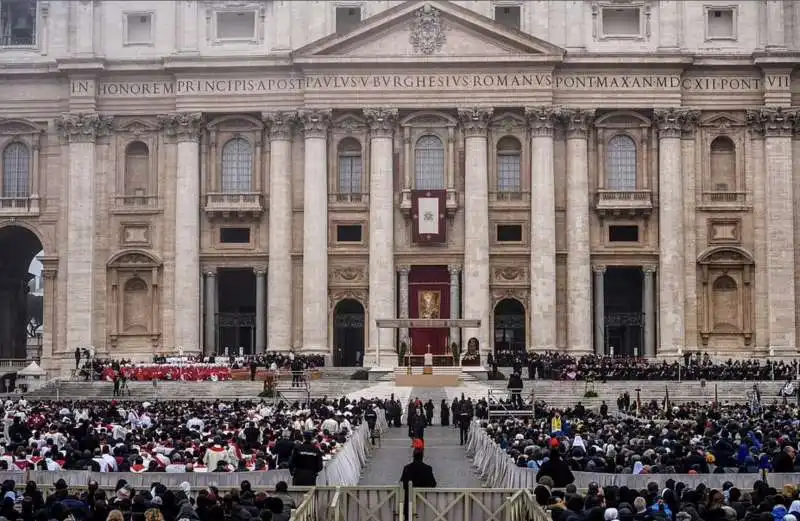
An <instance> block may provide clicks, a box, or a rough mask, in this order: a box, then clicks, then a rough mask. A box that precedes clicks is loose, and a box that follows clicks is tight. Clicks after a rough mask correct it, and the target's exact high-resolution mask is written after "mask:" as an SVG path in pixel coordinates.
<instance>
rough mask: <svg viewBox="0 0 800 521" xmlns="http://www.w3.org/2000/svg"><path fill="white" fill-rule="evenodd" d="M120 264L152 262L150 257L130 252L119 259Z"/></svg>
mask: <svg viewBox="0 0 800 521" xmlns="http://www.w3.org/2000/svg"><path fill="white" fill-rule="evenodd" d="M117 263H118V264H152V263H153V261H152V260H150V258H149V257H147V256H145V255H142V254H140V253H129V254H127V255H123V256H122V257H120V258H119V259H117Z"/></svg>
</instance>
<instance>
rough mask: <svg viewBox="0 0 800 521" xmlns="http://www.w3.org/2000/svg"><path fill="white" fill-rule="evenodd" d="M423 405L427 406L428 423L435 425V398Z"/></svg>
mask: <svg viewBox="0 0 800 521" xmlns="http://www.w3.org/2000/svg"><path fill="white" fill-rule="evenodd" d="M423 407H424V408H425V421H426V422H427V424H428V425H433V408H434V405H433V400H428V401H427V402H426V403H425V405H424V406H423Z"/></svg>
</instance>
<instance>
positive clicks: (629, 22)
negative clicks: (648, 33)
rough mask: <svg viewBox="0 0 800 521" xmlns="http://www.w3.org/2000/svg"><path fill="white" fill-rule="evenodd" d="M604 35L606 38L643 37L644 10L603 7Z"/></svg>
mask: <svg viewBox="0 0 800 521" xmlns="http://www.w3.org/2000/svg"><path fill="white" fill-rule="evenodd" d="M601 21H602V35H603V36H604V37H606V38H639V37H641V36H642V10H641V8H639V7H603V10H602V12H601Z"/></svg>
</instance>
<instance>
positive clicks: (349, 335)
mask: <svg viewBox="0 0 800 521" xmlns="http://www.w3.org/2000/svg"><path fill="white" fill-rule="evenodd" d="M333 365H335V366H337V367H360V366H362V365H364V306H362V305H361V302H359V301H357V300H354V299H345V300H342V301H340V302H339V303H338V304H336V307H335V308H334V309H333Z"/></svg>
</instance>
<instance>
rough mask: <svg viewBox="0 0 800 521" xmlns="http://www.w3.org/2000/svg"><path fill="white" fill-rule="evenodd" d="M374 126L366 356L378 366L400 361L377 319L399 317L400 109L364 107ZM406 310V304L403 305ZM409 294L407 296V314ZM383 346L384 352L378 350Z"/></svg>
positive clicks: (386, 333)
mask: <svg viewBox="0 0 800 521" xmlns="http://www.w3.org/2000/svg"><path fill="white" fill-rule="evenodd" d="M364 115H365V116H366V118H367V122H368V124H369V127H370V170H369V172H370V180H369V310H368V313H367V320H368V321H369V332H368V338H367V341H368V344H367V345H368V346H369V347H368V348H367V352H366V353H365V359H369V357H372V359H373V361H374V363H375V364H376V365H381V366H394V365H396V364H397V357H396V356H395V349H394V341H393V335H392V334H391V333H390V332H388V331H386V332H384V334H379V331H378V326H377V323H376V322H375V321H376V320H380V319H387V318H395V313H396V306H397V303H396V300H395V295H396V294H395V281H396V277H397V275H396V272H395V268H394V231H395V230H394V183H393V166H394V144H393V135H394V128H395V124H396V122H397V110H396V109H386V108H374V109H373V108H369V109H364ZM401 309H402V307H401ZM407 312H408V296H407V295H406V313H407ZM379 349H380V353H378V350H379Z"/></svg>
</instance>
